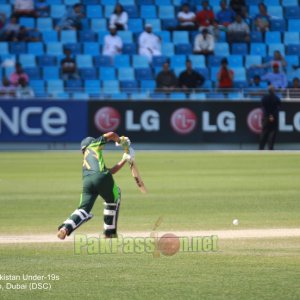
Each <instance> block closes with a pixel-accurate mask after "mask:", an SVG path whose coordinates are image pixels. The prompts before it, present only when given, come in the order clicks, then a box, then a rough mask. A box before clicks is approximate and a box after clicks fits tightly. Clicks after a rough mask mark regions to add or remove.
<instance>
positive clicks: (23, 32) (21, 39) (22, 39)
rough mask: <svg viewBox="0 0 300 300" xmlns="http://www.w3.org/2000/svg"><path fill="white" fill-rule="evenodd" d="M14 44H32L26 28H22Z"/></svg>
mask: <svg viewBox="0 0 300 300" xmlns="http://www.w3.org/2000/svg"><path fill="white" fill-rule="evenodd" d="M14 42H31V37H30V34H29V32H28V31H27V29H26V28H25V26H21V27H20V31H19V32H18V33H17V34H16V35H15V38H14Z"/></svg>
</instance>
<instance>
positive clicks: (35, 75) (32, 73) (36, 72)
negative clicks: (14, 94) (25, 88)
mask: <svg viewBox="0 0 300 300" xmlns="http://www.w3.org/2000/svg"><path fill="white" fill-rule="evenodd" d="M24 72H25V73H26V74H27V75H28V77H29V78H30V81H31V80H40V79H41V72H40V68H37V67H30V68H24Z"/></svg>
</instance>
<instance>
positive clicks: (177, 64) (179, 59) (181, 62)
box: [170, 55, 186, 69]
mask: <svg viewBox="0 0 300 300" xmlns="http://www.w3.org/2000/svg"><path fill="white" fill-rule="evenodd" d="M185 63H186V56H185V55H174V56H171V59H170V67H171V68H172V69H175V68H184V69H185Z"/></svg>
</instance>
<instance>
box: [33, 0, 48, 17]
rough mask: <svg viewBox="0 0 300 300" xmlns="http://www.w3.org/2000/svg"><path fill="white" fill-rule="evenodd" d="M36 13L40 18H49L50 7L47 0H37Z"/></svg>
mask: <svg viewBox="0 0 300 300" xmlns="http://www.w3.org/2000/svg"><path fill="white" fill-rule="evenodd" d="M35 11H36V14H37V16H38V17H39V18H47V17H49V12H50V7H49V4H48V3H47V2H46V0H36V2H35Z"/></svg>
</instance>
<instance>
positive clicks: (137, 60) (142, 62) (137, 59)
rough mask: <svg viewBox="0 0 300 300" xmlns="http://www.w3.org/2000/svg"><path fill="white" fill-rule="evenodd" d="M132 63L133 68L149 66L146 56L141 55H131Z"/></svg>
mask: <svg viewBox="0 0 300 300" xmlns="http://www.w3.org/2000/svg"><path fill="white" fill-rule="evenodd" d="M132 65H133V67H134V68H148V67H149V62H148V58H147V57H146V56H142V55H133V56H132Z"/></svg>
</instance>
